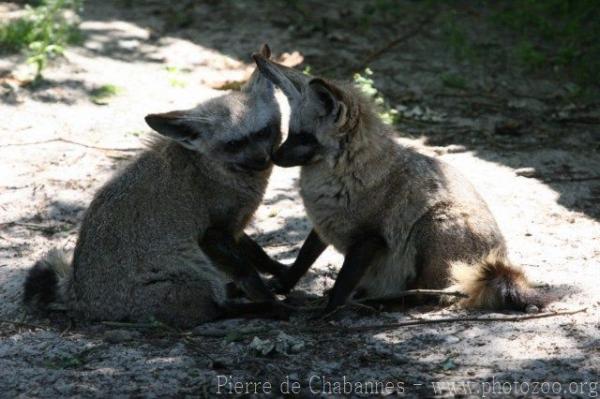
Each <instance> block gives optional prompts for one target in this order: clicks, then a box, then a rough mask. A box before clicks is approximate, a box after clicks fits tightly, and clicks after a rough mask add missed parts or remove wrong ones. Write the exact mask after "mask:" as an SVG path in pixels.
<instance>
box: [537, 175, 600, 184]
mask: <svg viewBox="0 0 600 399" xmlns="http://www.w3.org/2000/svg"><path fill="white" fill-rule="evenodd" d="M590 180H600V176H587V177H565V178H560V177H555V178H548V179H542V181H543V182H544V183H569V182H580V181H590Z"/></svg>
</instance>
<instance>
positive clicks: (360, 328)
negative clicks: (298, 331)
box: [306, 308, 587, 332]
mask: <svg viewBox="0 0 600 399" xmlns="http://www.w3.org/2000/svg"><path fill="white" fill-rule="evenodd" d="M585 311H587V308H582V309H578V310H570V311H563V312H547V313H538V314H527V315H519V316H506V317H475V316H474V317H453V318H452V317H450V318H443V319H430V320H426V319H425V320H424V319H419V320H415V321H405V322H399V323H385V324H378V325H373V326H353V327H336V329H337V330H340V331H344V332H361V331H371V330H379V329H383V330H387V329H392V328H399V327H409V326H416V325H422V324H445V323H462V322H476V323H490V322H496V321H498V322H520V321H523V320H531V319H543V318H546V317H555V316H566V315H573V314H576V313H581V312H585ZM324 330H325V329H324V328H322V327H321V328H319V329H312V330H311V329H307V330H306V331H307V332H317V331H318V332H323V331H324Z"/></svg>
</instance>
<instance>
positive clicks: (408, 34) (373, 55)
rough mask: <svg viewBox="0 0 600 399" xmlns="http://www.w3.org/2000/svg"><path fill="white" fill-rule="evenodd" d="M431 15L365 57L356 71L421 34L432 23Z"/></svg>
mask: <svg viewBox="0 0 600 399" xmlns="http://www.w3.org/2000/svg"><path fill="white" fill-rule="evenodd" d="M433 17H434V15H433V14H430V15H428V16H426V17H425V18H423V19H422V20H421V22H419V24H418V25H417V26H416V27H414V28H413V29H411V30H409V31H408V32H406V33H404V34H402V35H400V36H398V37H396V38H395V39H393V40H391V41H389V42H388V43H387V44H386V45H385V46H383V47H381V48H379V49H378V50H375V51H374V52H372V53H371V54H369V55H368V56H367V58H365V60H364V61H363V62H362V63H361V64H360V65H359V66H358V68H356V70H357V71H362V70H363V69H365V68H366V67H367V66H368V65H369V64H370V63H371V62H373V61H374V60H375V59H377V58H378V57H380V56H381V55H382V54H384V53H385V52H386V51H389V50H390V49H392V48H393V47H395V46H397V45H398V44H400V43H402V42H403V41H405V40H408V39H410V38H411V37H413V36H416V35H417V34H418V33H419V32H421V30H422V29H423V28H424V27H425V25H427V24H428V23H430V22H431V21H433Z"/></svg>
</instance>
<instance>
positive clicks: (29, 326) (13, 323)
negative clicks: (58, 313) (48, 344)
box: [0, 319, 47, 328]
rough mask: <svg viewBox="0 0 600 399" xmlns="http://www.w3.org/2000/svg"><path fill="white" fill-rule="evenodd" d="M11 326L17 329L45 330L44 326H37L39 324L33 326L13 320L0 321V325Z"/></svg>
mask: <svg viewBox="0 0 600 399" xmlns="http://www.w3.org/2000/svg"><path fill="white" fill-rule="evenodd" d="M2 323H3V324H12V325H13V326H18V327H28V328H47V327H45V326H42V325H39V324H33V323H26V322H23V321H15V320H7V319H0V324H2Z"/></svg>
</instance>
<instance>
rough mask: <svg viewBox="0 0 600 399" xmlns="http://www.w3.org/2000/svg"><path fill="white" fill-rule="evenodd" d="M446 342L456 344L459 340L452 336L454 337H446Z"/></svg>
mask: <svg viewBox="0 0 600 399" xmlns="http://www.w3.org/2000/svg"><path fill="white" fill-rule="evenodd" d="M446 342H447V343H449V344H457V343H459V342H460V338H458V337H457V336H454V335H448V336H447V337H446Z"/></svg>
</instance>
